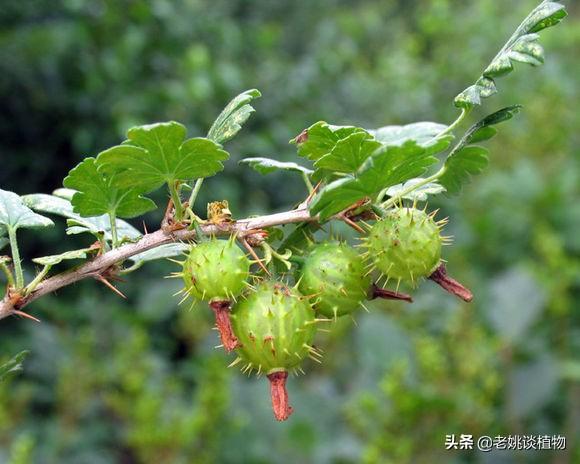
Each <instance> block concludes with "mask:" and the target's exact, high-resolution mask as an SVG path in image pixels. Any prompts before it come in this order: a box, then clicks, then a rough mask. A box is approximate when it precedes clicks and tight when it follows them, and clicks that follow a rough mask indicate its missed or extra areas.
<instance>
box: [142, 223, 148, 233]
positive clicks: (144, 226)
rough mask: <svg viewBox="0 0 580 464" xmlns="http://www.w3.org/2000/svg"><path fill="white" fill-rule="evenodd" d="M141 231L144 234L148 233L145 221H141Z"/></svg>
mask: <svg viewBox="0 0 580 464" xmlns="http://www.w3.org/2000/svg"><path fill="white" fill-rule="evenodd" d="M143 232H145V235H147V234H148V233H149V231H148V230H147V224H145V221H143Z"/></svg>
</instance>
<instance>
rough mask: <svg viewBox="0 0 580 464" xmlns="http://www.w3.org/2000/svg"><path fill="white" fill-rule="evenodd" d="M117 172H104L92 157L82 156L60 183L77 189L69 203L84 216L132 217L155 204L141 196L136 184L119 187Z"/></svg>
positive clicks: (146, 210)
mask: <svg viewBox="0 0 580 464" xmlns="http://www.w3.org/2000/svg"><path fill="white" fill-rule="evenodd" d="M116 180H117V179H116V175H115V174H114V173H113V174H110V175H109V174H103V173H102V172H100V171H99V170H98V165H97V161H96V160H95V158H85V159H84V160H83V161H81V162H80V163H79V164H78V165H77V166H76V167H74V168H73V169H72V170H71V171H70V172H69V174H68V176H67V177H65V179H64V181H63V185H64V186H65V187H67V188H70V189H76V190H77V192H76V193H75V194H74V195H73V197H72V200H71V203H72V205H73V209H74V212H75V213H78V214H80V215H81V216H83V217H92V216H101V215H103V214H112V215H113V216H119V217H125V218H131V217H136V216H140V215H142V214H144V213H146V212H148V211H151V210H152V209H155V207H156V205H155V203H153V201H152V200H150V199H149V198H144V197H143V196H141V194H140V192H139V191H137V190H136V189H135V188H131V187H127V188H122V187H119V186H118V184H117V183H116Z"/></svg>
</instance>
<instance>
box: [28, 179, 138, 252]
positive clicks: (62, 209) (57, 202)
mask: <svg viewBox="0 0 580 464" xmlns="http://www.w3.org/2000/svg"><path fill="white" fill-rule="evenodd" d="M75 193H76V191H75V190H71V189H57V190H55V191H54V195H47V194H44V193H33V194H30V195H24V196H23V197H22V201H23V202H24V203H25V204H26V205H27V206H28V207H29V208H32V209H34V210H36V211H41V212H43V213H47V214H55V215H57V216H62V217H65V218H67V219H68V225H69V228H68V229H67V234H69V235H71V234H80V233H85V232H89V233H91V234H93V235H95V236H96V237H99V236H102V235H104V237H105V240H109V241H110V240H111V239H112V238H111V223H110V221H109V217H108V216H107V215H103V216H95V217H89V218H83V217H81V216H80V215H78V214H77V213H75V212H74V211H73V207H72V205H71V203H70V200H68V199H66V198H65V197H68V198H72V197H73V195H74V194H75ZM57 194H58V195H59V196H57ZM116 223H117V233H118V235H119V239H120V240H121V241H123V240H129V241H132V240H135V239H138V238H139V237H141V233H140V232H139V231H138V230H137V229H135V228H134V227H133V226H132V225H131V224H129V223H128V222H125V221H123V220H121V219H117V220H116Z"/></svg>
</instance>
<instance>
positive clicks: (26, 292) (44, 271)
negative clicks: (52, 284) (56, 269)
mask: <svg viewBox="0 0 580 464" xmlns="http://www.w3.org/2000/svg"><path fill="white" fill-rule="evenodd" d="M51 267H52V266H50V265H48V264H47V265H46V266H44V268H43V269H42V271H40V272H39V273H38V275H37V276H36V277H35V278H34V280H32V282H30V283H29V284H28V285H27V286H26V288H25V289H24V295H30V294H31V293H32V292H33V291H34V289H35V288H36V286H37V285H38V284H39V283H40V282H42V279H44V277H45V276H46V274H48V271H50V268H51Z"/></svg>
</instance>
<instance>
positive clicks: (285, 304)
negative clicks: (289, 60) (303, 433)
mask: <svg viewBox="0 0 580 464" xmlns="http://www.w3.org/2000/svg"><path fill="white" fill-rule="evenodd" d="M231 318H232V325H233V329H234V333H235V335H236V336H237V338H238V340H239V342H240V345H239V346H238V348H237V352H238V358H237V359H236V360H235V361H234V362H233V363H232V364H231V365H235V364H237V363H239V362H242V361H243V362H245V363H246V365H245V367H244V368H243V369H242V371H243V372H249V371H251V370H257V371H258V374H260V373H262V372H264V373H265V374H266V375H267V376H268V379H269V380H270V386H271V393H272V408H273V410H274V415H275V417H276V419H278V420H286V419H287V418H288V416H290V414H291V413H292V408H291V407H290V406H289V405H288V395H287V393H286V389H285V383H286V378H287V376H288V371H289V370H290V369H298V368H299V365H300V363H301V362H302V360H303V359H304V358H306V357H311V358H314V359H317V357H318V356H320V354H319V353H318V352H317V351H316V349H314V348H313V347H312V341H313V339H314V335H315V333H316V328H315V324H316V322H317V320H316V319H315V317H314V310H313V308H312V306H311V305H310V303H309V301H308V299H307V298H306V297H305V296H303V295H302V294H300V293H299V292H298V290H296V289H295V288H290V287H288V286H286V285H285V284H282V283H278V282H273V281H265V282H263V283H261V284H259V285H258V287H257V288H256V289H255V290H253V291H251V292H250V293H249V294H248V295H247V296H246V297H245V299H243V300H242V301H240V302H239V303H238V304H237V305H236V306H235V307H234V310H233V312H232V315H231Z"/></svg>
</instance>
